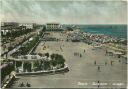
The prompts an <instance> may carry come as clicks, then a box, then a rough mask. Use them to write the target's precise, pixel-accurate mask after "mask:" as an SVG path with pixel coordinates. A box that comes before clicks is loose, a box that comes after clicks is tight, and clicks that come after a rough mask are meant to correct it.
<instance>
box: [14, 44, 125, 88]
mask: <svg viewBox="0 0 128 89" xmlns="http://www.w3.org/2000/svg"><path fill="white" fill-rule="evenodd" d="M40 44H42V43H40ZM40 44H39V46H40ZM45 45H49V50H50V49H51V48H55V49H56V48H57V47H58V49H57V51H56V50H54V49H52V51H51V52H55V51H56V52H58V53H59V54H63V55H64V58H65V59H66V63H67V65H68V66H69V70H70V71H69V72H67V73H64V74H63V73H62V74H55V75H45V76H43V75H35V76H18V77H19V78H20V79H19V80H18V81H16V83H15V84H14V86H13V88H17V87H18V84H19V83H21V82H24V83H26V82H28V83H30V84H31V87H32V88H97V87H104V88H117V87H118V88H120V87H121V88H125V87H126V81H127V77H126V76H127V72H126V70H127V69H126V68H127V65H126V64H122V63H119V61H118V60H119V59H118V58H115V57H111V56H105V52H104V51H103V50H102V49H97V50H92V46H90V45H87V44H85V43H82V42H79V43H72V42H46V43H45ZM60 46H61V47H62V49H63V52H62V51H58V50H59V47H60ZM37 49H38V47H37ZM84 49H85V52H84ZM49 50H46V51H49ZM38 51H40V52H44V50H38ZM74 52H77V53H79V54H81V55H82V57H80V56H74ZM111 60H112V61H114V63H113V65H112V66H111V64H110V63H111ZM95 61H96V65H95V64H94V62H95ZM105 62H107V65H106V66H105ZM98 66H100V71H98ZM98 81H99V83H100V84H101V83H102V85H100V86H98V85H97V83H98Z"/></svg>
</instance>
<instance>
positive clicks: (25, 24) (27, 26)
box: [19, 23, 34, 29]
mask: <svg viewBox="0 0 128 89" xmlns="http://www.w3.org/2000/svg"><path fill="white" fill-rule="evenodd" d="M19 26H25V27H26V28H27V29H33V27H34V24H33V23H19Z"/></svg>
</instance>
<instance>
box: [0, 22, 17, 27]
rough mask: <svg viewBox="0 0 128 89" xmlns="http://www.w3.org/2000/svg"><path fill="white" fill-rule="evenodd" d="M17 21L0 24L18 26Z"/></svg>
mask: <svg viewBox="0 0 128 89" xmlns="http://www.w3.org/2000/svg"><path fill="white" fill-rule="evenodd" d="M18 25H19V24H18V23H16V22H1V26H6V27H7V26H11V27H18Z"/></svg>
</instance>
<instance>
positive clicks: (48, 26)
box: [46, 23, 62, 31]
mask: <svg viewBox="0 0 128 89" xmlns="http://www.w3.org/2000/svg"><path fill="white" fill-rule="evenodd" d="M61 29H62V26H61V25H60V24H59V23H47V24H46V30H50V31H56V30H61Z"/></svg>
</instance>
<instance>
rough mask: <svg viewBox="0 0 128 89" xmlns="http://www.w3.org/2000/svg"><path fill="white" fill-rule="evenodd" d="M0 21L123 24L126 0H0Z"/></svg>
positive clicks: (125, 13)
mask: <svg viewBox="0 0 128 89" xmlns="http://www.w3.org/2000/svg"><path fill="white" fill-rule="evenodd" d="M0 4H1V9H2V11H1V14H0V18H1V20H2V21H14V22H25V23H40V24H45V23H49V22H57V23H61V24H126V23H127V2H126V1H94V0H93V1H92V0H91V1H82V0H81V1H80V0H79V1H71V0H70V1H58V0H56V1H55V0H54V1H50V0H49V1H47V0H45V1H43V0H2V1H1V3H0Z"/></svg>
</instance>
